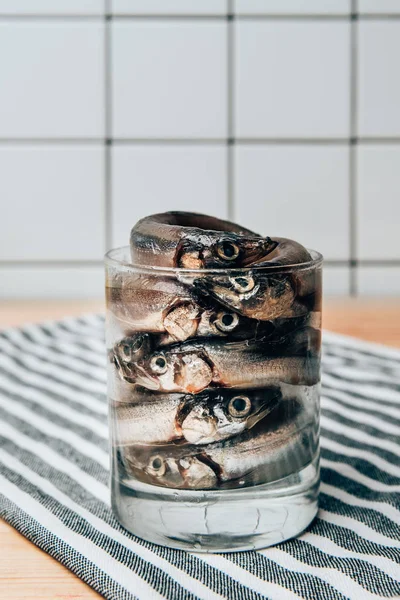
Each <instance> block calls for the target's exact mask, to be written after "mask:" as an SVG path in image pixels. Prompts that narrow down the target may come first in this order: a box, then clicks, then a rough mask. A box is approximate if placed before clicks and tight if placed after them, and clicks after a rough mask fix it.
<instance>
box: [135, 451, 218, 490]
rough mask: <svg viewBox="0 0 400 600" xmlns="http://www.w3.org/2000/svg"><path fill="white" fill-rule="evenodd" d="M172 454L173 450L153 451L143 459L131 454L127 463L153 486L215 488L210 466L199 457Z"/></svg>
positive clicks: (214, 479) (215, 481) (214, 475)
mask: <svg viewBox="0 0 400 600" xmlns="http://www.w3.org/2000/svg"><path fill="white" fill-rule="evenodd" d="M173 454H174V450H166V449H158V450H157V449H153V451H152V452H151V453H148V454H147V456H145V457H143V456H140V455H139V456H138V457H135V456H134V455H132V452H131V454H130V457H129V461H128V462H129V465H130V466H131V467H133V469H134V472H135V473H136V474H138V473H140V471H142V472H144V474H145V475H146V476H147V478H148V479H150V481H151V483H153V484H155V485H161V486H163V487H171V488H182V489H208V488H212V487H215V485H216V484H217V476H216V474H215V472H214V470H213V469H212V468H211V466H209V465H208V464H206V463H205V462H202V460H201V456H191V455H187V456H185V455H184V454H183V455H182V452H177V453H176V454H177V456H174V455H173Z"/></svg>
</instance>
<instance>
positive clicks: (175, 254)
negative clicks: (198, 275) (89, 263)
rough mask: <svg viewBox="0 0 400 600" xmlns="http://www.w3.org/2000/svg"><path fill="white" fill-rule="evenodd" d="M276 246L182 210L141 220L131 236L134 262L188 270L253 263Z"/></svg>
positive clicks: (233, 226) (246, 231)
mask: <svg viewBox="0 0 400 600" xmlns="http://www.w3.org/2000/svg"><path fill="white" fill-rule="evenodd" d="M275 246H276V243H275V242H272V241H271V240H270V238H263V237H261V236H260V235H258V234H255V233H253V232H252V231H250V230H249V229H246V228H244V227H240V226H239V225H237V224H236V223H231V222H229V221H223V220H222V219H217V218H216V217H210V216H207V215H202V214H198V213H188V212H179V211H175V212H166V213H161V214H157V215H151V216H149V217H145V218H144V219H141V220H140V221H138V223H136V225H135V226H134V227H133V229H132V231H131V236H130V247H131V257H132V262H133V263H134V264H136V265H145V266H162V267H181V268H188V269H204V268H221V267H222V268H226V267H238V266H239V267H240V266H246V265H250V264H252V263H253V262H256V261H258V260H261V259H263V258H264V257H265V256H267V255H268V254H269V253H270V252H271V251H272V250H273V249H274V248H275Z"/></svg>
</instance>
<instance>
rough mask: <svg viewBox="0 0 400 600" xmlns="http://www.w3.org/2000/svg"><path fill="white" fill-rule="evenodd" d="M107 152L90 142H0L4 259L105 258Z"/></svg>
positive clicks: (1, 255) (0, 248) (0, 253)
mask: <svg viewBox="0 0 400 600" xmlns="http://www.w3.org/2000/svg"><path fill="white" fill-rule="evenodd" d="M103 155H104V150H103V149H102V148H101V147H98V148H96V147H90V146H86V147H85V146H65V147H62V146H57V145H51V146H41V145H37V146H25V145H24V146H21V145H17V146H8V145H7V146H1V147H0V164H1V177H0V198H1V202H2V206H4V208H3V210H2V217H1V219H0V260H70V259H101V258H102V254H103V247H104V237H103V229H104V225H103V220H104V208H103V205H104V191H103V179H104V177H103Z"/></svg>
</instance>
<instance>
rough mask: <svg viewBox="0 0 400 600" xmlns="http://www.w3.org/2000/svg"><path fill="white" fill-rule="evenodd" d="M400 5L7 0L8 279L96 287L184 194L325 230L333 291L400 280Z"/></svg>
mask: <svg viewBox="0 0 400 600" xmlns="http://www.w3.org/2000/svg"><path fill="white" fill-rule="evenodd" d="M354 4H357V5H358V6H356V7H354ZM352 5H353V6H352ZM354 9H358V10H359V11H360V17H359V18H358V15H357V14H356V15H354V14H353V15H352V16H351V15H350V12H351V11H352V10H353V11H354ZM232 12H233V13H234V15H233V16H234V18H232V15H231V14H230V13H232ZM106 13H107V14H106ZM228 13H229V14H228ZM399 15H400V0H358V2H357V3H353V2H350V0H323V1H321V0H307V2H305V1H304V0H80V1H78V0H57V2H51V1H50V0H36V1H35V2H31V0H29V1H28V0H13V1H11V0H0V89H1V94H0V203H1V208H2V212H1V214H2V217H1V219H0V278H1V279H0V280H1V282H2V285H1V286H0V297H11V298H12V297H19V296H23V297H32V296H33V297H43V296H52V297H54V296H59V297H65V296H68V297H76V296H80V297H85V296H102V295H103V290H102V287H103V276H102V256H103V253H104V252H105V250H106V249H107V248H109V247H110V246H112V245H120V244H125V243H127V241H128V234H129V230H130V228H131V226H132V225H133V223H134V222H135V221H136V219H138V218H140V217H141V216H143V215H144V214H146V213H150V212H155V211H163V210H169V209H173V208H175V209H186V210H200V211H203V212H209V213H211V214H215V215H219V216H224V217H226V216H227V217H229V218H233V219H237V220H239V221H241V222H243V224H245V225H248V226H250V227H252V228H254V229H256V230H259V231H261V232H265V233H268V234H272V235H274V234H281V235H286V236H289V237H295V238H297V239H299V240H300V241H301V242H303V243H304V244H306V245H308V246H313V247H315V248H317V249H318V250H320V251H322V252H323V253H324V255H325V257H326V259H327V262H326V266H325V277H324V289H325V293H326V294H327V295H330V294H335V295H337V294H339V295H347V294H349V293H355V292H357V291H358V293H360V294H371V293H379V294H380V295H383V294H398V295H400V289H399V286H400V284H399V281H400V277H399V275H400V242H399V241H398V230H399V225H400V212H399V210H400V209H399V206H400V203H399V199H398V198H399V195H398V190H399V189H400V175H398V173H400V111H399V110H398V107H399V106H400V75H399V73H400V71H399V68H398V57H399V56H400V19H399ZM351 148H352V152H351V154H350V149H351Z"/></svg>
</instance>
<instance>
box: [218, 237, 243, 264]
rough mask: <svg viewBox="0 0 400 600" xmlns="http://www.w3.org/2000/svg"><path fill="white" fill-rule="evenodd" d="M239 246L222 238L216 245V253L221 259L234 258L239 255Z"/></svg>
mask: <svg viewBox="0 0 400 600" xmlns="http://www.w3.org/2000/svg"><path fill="white" fill-rule="evenodd" d="M239 252H240V250H239V246H238V245H237V244H235V243H233V242H229V241H228V240H224V241H222V242H220V243H219V244H218V245H217V254H218V256H219V257H220V258H222V259H223V260H235V259H236V258H237V257H238V256H239Z"/></svg>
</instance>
